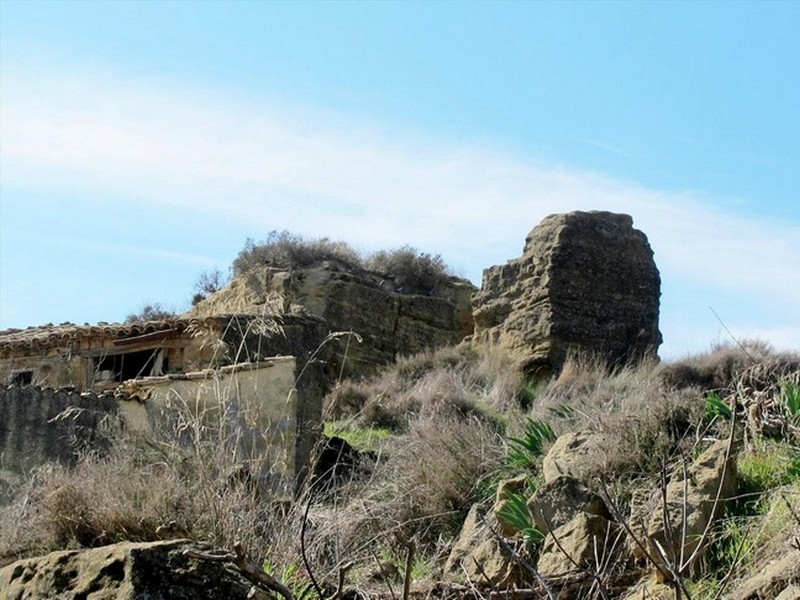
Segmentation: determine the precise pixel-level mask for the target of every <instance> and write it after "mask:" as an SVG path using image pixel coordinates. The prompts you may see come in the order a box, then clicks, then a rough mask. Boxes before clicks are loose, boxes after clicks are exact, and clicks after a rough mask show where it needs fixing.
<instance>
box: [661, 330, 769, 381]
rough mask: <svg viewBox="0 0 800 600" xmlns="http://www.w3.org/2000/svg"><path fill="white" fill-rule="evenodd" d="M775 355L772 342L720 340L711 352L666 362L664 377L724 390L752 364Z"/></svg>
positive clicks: (662, 369) (662, 374)
mask: <svg viewBox="0 0 800 600" xmlns="http://www.w3.org/2000/svg"><path fill="white" fill-rule="evenodd" d="M775 356H776V354H775V352H774V351H773V350H772V348H771V347H770V346H769V344H767V343H765V342H762V341H760V340H742V341H741V342H739V343H737V344H733V343H724V344H718V345H716V346H715V347H714V348H712V349H711V351H709V352H706V353H703V354H696V355H693V356H689V357H687V358H685V359H682V360H677V361H674V362H671V363H669V364H666V365H663V367H662V368H661V369H660V377H661V378H662V379H663V381H664V382H665V383H666V384H667V385H669V386H670V387H673V388H685V387H695V388H700V389H701V390H702V391H706V390H722V389H724V388H726V387H728V386H729V385H730V384H731V382H732V381H734V380H735V379H736V376H737V375H738V374H739V373H740V372H741V371H743V370H744V369H745V368H747V367H748V366H751V365H753V364H756V363H759V362H763V361H765V360H768V359H770V358H771V357H775Z"/></svg>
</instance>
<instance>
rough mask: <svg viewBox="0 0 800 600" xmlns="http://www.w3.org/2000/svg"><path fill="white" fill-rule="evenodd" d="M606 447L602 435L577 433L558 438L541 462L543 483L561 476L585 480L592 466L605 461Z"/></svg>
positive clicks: (606, 442) (607, 441) (605, 438)
mask: <svg viewBox="0 0 800 600" xmlns="http://www.w3.org/2000/svg"><path fill="white" fill-rule="evenodd" d="M608 445H609V440H608V437H607V436H606V435H605V434H602V433H587V432H578V433H565V434H564V435H561V436H559V437H558V439H557V440H556V441H555V442H554V443H553V446H552V447H551V448H550V450H549V451H548V453H547V454H546V455H545V457H544V461H543V462H542V475H544V480H545V482H546V483H550V482H551V481H555V480H556V479H557V478H558V477H560V476H561V475H570V476H571V477H574V478H575V479H577V480H579V481H581V480H586V478H587V477H588V476H589V474H590V473H591V471H592V469H593V466H594V465H597V464H598V462H600V461H604V460H605V458H606V448H607V447H608Z"/></svg>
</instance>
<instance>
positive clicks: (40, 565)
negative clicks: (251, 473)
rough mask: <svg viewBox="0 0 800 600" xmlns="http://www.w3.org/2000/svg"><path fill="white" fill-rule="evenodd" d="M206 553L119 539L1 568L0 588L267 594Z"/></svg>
mask: <svg viewBox="0 0 800 600" xmlns="http://www.w3.org/2000/svg"><path fill="white" fill-rule="evenodd" d="M187 551H188V552H187ZM208 552H209V549H208V548H201V547H198V546H197V545H196V544H193V543H191V542H189V541H187V540H175V541H165V542H141V543H134V542H121V543H119V544H114V545H111V546H103V547H100V548H92V549H90V550H64V551H61V552H53V553H52V554H48V555H46V556H41V557H37V558H29V559H25V560H19V561H17V562H15V563H12V564H10V565H8V566H7V567H3V568H2V569H0V591H2V592H3V598H7V599H8V600H28V599H33V598H87V599H94V600H104V599H111V598H115V599H116V600H145V599H146V600H161V599H164V600H166V599H170V600H190V599H194V598H207V599H209V600H216V599H219V600H236V599H239V598H241V599H242V600H244V599H245V598H262V599H266V598H269V597H271V596H269V595H268V594H267V593H266V591H260V590H259V589H258V588H255V591H254V592H252V593H251V589H253V588H254V586H253V584H252V583H251V582H250V581H248V580H247V579H246V578H245V577H244V576H242V574H241V573H240V572H239V571H238V570H237V569H235V568H231V565H228V564H226V563H225V562H220V561H214V560H203V559H198V558H197V556H198V555H202V554H205V553H208ZM248 594H251V595H248Z"/></svg>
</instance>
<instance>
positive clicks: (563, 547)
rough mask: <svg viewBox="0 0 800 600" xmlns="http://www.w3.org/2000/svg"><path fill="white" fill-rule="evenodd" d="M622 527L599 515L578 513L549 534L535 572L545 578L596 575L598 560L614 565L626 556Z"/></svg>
mask: <svg viewBox="0 0 800 600" xmlns="http://www.w3.org/2000/svg"><path fill="white" fill-rule="evenodd" d="M623 536H624V532H623V531H622V528H621V527H620V526H619V525H618V524H616V523H612V522H611V521H609V520H607V519H605V518H603V517H600V516H598V515H590V514H587V513H578V515H577V516H576V517H574V518H573V519H572V520H570V521H569V522H568V523H566V524H565V525H562V526H561V527H559V528H557V529H555V530H554V531H552V532H551V533H549V534H548V535H547V537H546V538H545V540H544V545H543V546H542V551H541V554H540V556H539V562H538V563H537V565H536V569H537V570H538V571H539V573H540V574H541V575H542V577H545V578H559V577H565V576H568V575H571V574H575V573H582V572H584V571H585V570H587V569H588V570H589V571H590V572H596V571H597V570H598V564H597V563H598V560H599V561H605V560H608V561H609V563H610V564H614V563H615V562H616V561H617V560H620V559H621V558H622V557H623V555H624V552H623V546H624V544H623V541H622V537H623Z"/></svg>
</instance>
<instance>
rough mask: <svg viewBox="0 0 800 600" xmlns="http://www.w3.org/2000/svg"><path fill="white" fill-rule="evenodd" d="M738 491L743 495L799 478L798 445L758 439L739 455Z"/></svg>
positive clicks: (793, 481) (799, 459)
mask: <svg viewBox="0 0 800 600" xmlns="http://www.w3.org/2000/svg"><path fill="white" fill-rule="evenodd" d="M736 466H737V472H738V480H739V492H740V494H742V495H743V496H747V495H752V494H761V493H763V492H765V491H767V490H772V489H774V488H777V487H780V486H784V485H790V484H792V483H796V482H798V481H800V448H798V447H797V446H793V445H792V444H788V443H786V442H779V441H774V440H758V441H757V442H756V444H755V446H754V447H753V448H752V449H751V450H748V451H746V452H743V453H742V454H741V455H740V456H739V460H738V462H737V465H736Z"/></svg>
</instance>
